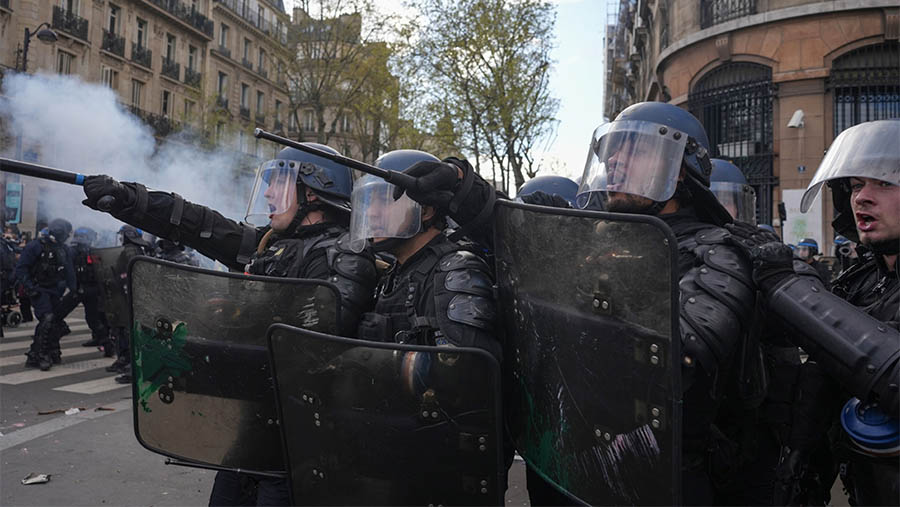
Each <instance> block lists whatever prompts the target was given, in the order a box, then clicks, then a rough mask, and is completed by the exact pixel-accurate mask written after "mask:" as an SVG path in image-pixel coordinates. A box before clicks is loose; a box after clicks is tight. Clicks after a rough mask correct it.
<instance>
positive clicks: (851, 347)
mask: <svg viewBox="0 0 900 507" xmlns="http://www.w3.org/2000/svg"><path fill="white" fill-rule="evenodd" d="M897 139H900V120H880V121H874V122H868V123H862V124H860V125H857V126H854V127H851V128H849V129H847V130H845V131H843V132H842V133H841V134H840V135H839V136H838V137H837V138H836V139H835V140H834V142H833V143H832V145H831V147H830V148H829V149H828V153H827V154H826V155H825V158H824V159H823V160H822V163H821V164H820V166H819V168H818V170H817V171H816V174H815V176H814V177H813V180H812V181H811V182H810V184H809V187H807V190H806V193H804V195H803V198H802V200H801V211H804V212H805V211H806V210H808V209H809V207H810V206H811V204H812V202H813V200H814V199H815V198H816V195H817V194H818V192H819V190H820V189H821V187H822V185H825V184H827V185H828V186H829V187H830V188H831V191H832V200H833V202H834V209H835V218H834V220H833V221H832V225H833V226H834V229H835V231H836V232H838V233H839V234H841V235H843V236H844V237H846V238H848V239H850V240H851V241H858V243H859V245H860V247H861V248H865V249H867V250H868V251H870V252H871V255H870V256H868V258H867V259H863V260H861V261H860V262H859V263H858V264H855V265H854V266H852V267H850V268H849V269H848V270H846V271H845V272H843V273H842V274H841V276H840V277H838V278H837V280H835V281H834V283H833V286H832V289H831V292H828V291H827V290H826V289H825V287H824V286H823V285H822V284H821V283H817V282H816V281H815V280H810V279H808V278H803V277H800V276H798V275H797V274H796V273H795V270H794V269H792V267H793V266H792V264H791V251H790V250H789V249H788V248H787V247H785V246H784V245H782V244H780V243H777V242H766V243H761V244H759V245H758V246H757V247H756V248H754V249H753V250H752V252H753V257H754V270H753V277H754V279H755V280H757V283H758V285H759V287H760V288H761V289H762V290H763V291H764V293H765V295H766V297H767V301H768V306H769V309H770V311H771V312H772V313H773V314H774V315H776V316H778V317H780V318H781V319H782V320H783V321H784V323H785V325H786V326H788V327H790V328H791V329H792V330H793V335H794V336H795V337H796V339H797V341H798V343H799V344H800V346H802V347H803V349H804V350H806V351H807V352H808V353H809V355H810V358H811V359H814V360H816V361H817V362H818V363H819V365H820V367H821V369H822V371H823V372H824V373H825V374H827V375H828V376H829V377H830V379H831V381H832V383H830V384H829V383H827V382H823V383H822V385H821V386H820V389H819V392H818V393H815V392H814V394H816V395H817V396H818V397H819V399H820V400H821V403H820V408H821V409H822V411H823V412H824V418H827V420H830V421H832V422H833V423H834V427H835V428H838V429H839V430H840V431H839V432H838V433H839V437H837V438H836V439H833V440H832V441H831V445H830V449H828V451H830V452H824V453H819V454H818V457H817V458H812V459H809V457H808V456H806V457H804V456H802V455H798V454H802V451H803V449H798V450H797V452H796V453H794V455H792V456H791V460H790V464H792V465H794V468H795V470H794V471H795V473H796V474H798V475H799V474H800V472H801V471H802V465H803V463H804V462H805V461H807V460H808V461H809V464H810V466H812V467H815V468H817V469H819V470H829V469H831V470H834V471H836V470H837V469H838V468H839V469H840V471H841V478H842V480H843V482H844V486H845V488H846V490H847V492H848V493H849V496H850V504H851V505H896V504H897V499H898V498H900V471H898V461H897V458H896V456H897V449H898V445H900V434H898V410H900V405H898V400H900V396H898V385H900V331H898V322H900V278H898V270H897V256H898V252H900V214H898V213H897V210H898V209H900V151H898V145H897ZM822 393H825V396H822ZM835 402H837V403H835ZM842 405H843V408H841V406H842ZM826 429H827V427H826V428H823V429H822V433H824V432H825V430H826ZM832 434H833V433H832ZM810 438H811V439H815V436H814V435H813V436H811V437H810ZM830 456H834V458H835V460H836V461H837V462H838V463H839V464H840V467H835V466H830V464H829V463H825V464H824V466H823V464H822V463H816V461H817V460H822V459H824V460H826V461H827V460H828V459H829V458H830ZM834 473H836V472H834ZM833 478H834V475H831V476H830V477H827V478H825V480H822V481H820V484H821V487H822V488H830V486H831V482H832V481H833ZM818 496H819V497H824V498H826V499H827V498H828V496H827V491H826V492H824V494H819V495H818Z"/></svg>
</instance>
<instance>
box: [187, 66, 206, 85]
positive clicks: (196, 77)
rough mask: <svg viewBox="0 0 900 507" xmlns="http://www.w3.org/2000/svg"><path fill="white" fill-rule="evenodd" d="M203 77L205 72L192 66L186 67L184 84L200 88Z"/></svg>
mask: <svg viewBox="0 0 900 507" xmlns="http://www.w3.org/2000/svg"><path fill="white" fill-rule="evenodd" d="M202 79H203V74H201V73H199V72H197V71H196V70H193V69H191V68H190V67H185V68H184V84H186V85H188V86H193V87H194V88H200V82H201V80H202Z"/></svg>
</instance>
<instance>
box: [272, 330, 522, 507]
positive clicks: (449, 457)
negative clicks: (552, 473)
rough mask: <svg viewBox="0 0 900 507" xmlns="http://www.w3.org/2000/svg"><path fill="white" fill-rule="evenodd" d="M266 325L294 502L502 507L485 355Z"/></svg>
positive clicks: (492, 383)
mask: <svg viewBox="0 0 900 507" xmlns="http://www.w3.org/2000/svg"><path fill="white" fill-rule="evenodd" d="M269 333H270V334H269V348H270V352H271V354H272V367H273V370H274V375H275V386H276V388H275V389H276V392H277V395H278V409H279V419H280V421H281V432H282V436H283V438H284V449H285V452H286V455H285V462H286V463H287V466H288V476H289V478H290V483H291V494H292V497H293V503H294V505H414V504H415V505H500V504H502V502H503V492H504V489H505V484H506V483H505V472H504V468H503V467H502V465H501V448H502V440H501V436H502V433H501V416H500V391H499V389H500V370H499V366H498V364H497V361H496V360H495V359H494V358H493V357H492V356H491V355H490V354H488V353H487V352H485V351H483V350H479V349H470V348H448V347H426V346H415V345H403V344H394V343H380V342H378V343H376V342H368V341H362V340H354V339H349V338H340V337H336V336H330V335H325V334H321V333H314V332H310V331H307V330H304V329H297V328H292V327H288V326H281V325H275V326H272V328H271V329H270V331H269Z"/></svg>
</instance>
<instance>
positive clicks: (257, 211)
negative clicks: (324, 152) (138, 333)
mask: <svg viewBox="0 0 900 507" xmlns="http://www.w3.org/2000/svg"><path fill="white" fill-rule="evenodd" d="M298 168H299V165H298V163H297V162H296V161H293V160H280V159H276V160H269V161H268V162H264V163H262V164H260V165H259V167H258V168H257V169H256V180H254V182H253V192H252V193H251V194H250V202H248V203H247V214H246V215H245V216H244V219H245V220H246V221H247V223H249V224H252V225H257V226H261V225H266V224H268V223H269V222H270V221H271V219H272V215H279V214H281V213H284V212H286V211H287V210H288V209H290V207H291V206H293V205H294V204H296V203H297V171H298Z"/></svg>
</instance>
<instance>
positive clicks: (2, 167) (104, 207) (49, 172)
mask: <svg viewBox="0 0 900 507" xmlns="http://www.w3.org/2000/svg"><path fill="white" fill-rule="evenodd" d="M0 171H3V172H7V173H14V174H21V175H22V176H30V177H32V178H40V179H42V180H50V181H58V182H60V183H68V184H69V185H79V186H81V185H84V175H83V174H81V173H73V172H71V171H63V170H62V169H56V168H55V167H48V166H45V165H40V164H32V163H30V162H22V161H21V160H13V159H11V158H3V157H0ZM115 202H116V198H115V197H113V196H111V195H104V196H103V197H101V198H100V199H98V200H97V208H98V209H99V210H100V211H109V210H111V209H112V206H113V204H114V203H115Z"/></svg>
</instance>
